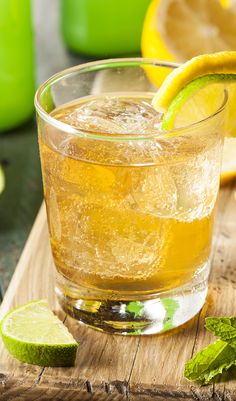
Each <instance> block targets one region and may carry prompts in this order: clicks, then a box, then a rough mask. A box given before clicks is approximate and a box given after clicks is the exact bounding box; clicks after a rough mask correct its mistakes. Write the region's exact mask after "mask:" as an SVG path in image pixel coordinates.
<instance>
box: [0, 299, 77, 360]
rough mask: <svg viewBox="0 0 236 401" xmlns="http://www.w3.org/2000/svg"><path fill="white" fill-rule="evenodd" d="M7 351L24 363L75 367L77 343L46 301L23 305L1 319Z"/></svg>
mask: <svg viewBox="0 0 236 401" xmlns="http://www.w3.org/2000/svg"><path fill="white" fill-rule="evenodd" d="M0 327H1V335H2V339H3V343H4V345H5V347H6V349H7V350H8V352H9V353H10V354H11V355H12V356H14V357H15V358H17V359H19V360H20V361H22V362H26V363H30V364H33V365H39V366H72V365H74V362H75V357H76V351H77V348H78V343H77V342H76V341H75V339H74V338H73V337H72V335H71V334H70V333H69V331H68V329H67V327H66V326H64V325H63V323H62V322H61V321H60V319H59V318H58V317H57V316H56V315H54V314H53V312H52V311H51V309H50V308H49V305H48V303H47V301H46V300H37V301H32V302H28V303H27V304H24V305H21V306H19V307H18V308H16V309H14V310H13V311H11V312H9V313H8V314H7V315H6V316H5V317H4V318H3V319H2V321H1V325H0Z"/></svg>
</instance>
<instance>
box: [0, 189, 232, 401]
mask: <svg viewBox="0 0 236 401" xmlns="http://www.w3.org/2000/svg"><path fill="white" fill-rule="evenodd" d="M235 190H236V184H232V185H231V186H228V187H227V188H225V189H224V190H222V191H221V195H220V202H219V213H218V219H217V224H216V230H215V240H214V257H213V263H212V264H213V267H212V273H211V278H210V287H209V294H208V297H207V301H206V304H205V305H204V308H203V309H202V311H201V313H200V314H199V315H198V316H196V317H195V318H194V319H192V320H191V321H190V322H188V323H187V324H185V325H184V326H182V327H181V328H179V329H176V330H174V331H172V332H171V333H168V334H165V335H155V336H148V337H122V336H115V335H106V334H103V333H100V332H97V331H94V330H92V329H89V328H86V327H85V326H83V325H80V324H79V323H78V322H76V321H74V320H73V319H71V318H69V317H66V320H65V323H66V325H67V326H68V327H69V329H70V331H71V332H72V333H73V335H74V336H75V337H76V338H77V339H78V341H79V342H80V347H79V349H78V354H77V359H76V364H75V367H74V368H40V367H37V366H31V365H27V364H22V363H20V362H19V361H17V360H15V359H14V358H12V357H11V356H10V355H8V353H7V352H6V351H5V349H4V348H3V346H2V344H0V353H1V360H0V386H1V391H0V400H7V401H8V400H19V401H21V400H31V401H32V400H45V401H46V400H58V401H59V400H72V401H73V400H78V399H79V400H81V401H82V400H99V401H103V400H117V401H125V400H126V401H128V400H129V401H148V400H152V399H153V400H156V401H160V400H163V399H165V400H167V401H168V400H170V401H171V400H175V399H176V400H179V401H190V400H199V401H203V400H218V401H223V400H224V401H232V400H236V390H235V389H236V370H235V371H233V370H232V371H231V375H230V377H231V378H230V380H229V378H228V377H227V375H226V378H225V380H226V381H225V382H222V383H217V384H214V385H210V386H206V387H199V386H198V385H194V384H192V383H189V382H188V381H187V380H185V379H184V378H183V376H182V373H183V368H184V364H185V362H186V360H188V359H189V358H190V357H191V356H192V355H193V353H195V352H197V351H198V350H200V349H201V348H202V347H203V346H206V345H207V344H209V342H210V341H212V340H213V336H212V335H211V333H209V332H207V331H206V330H205V329H204V327H203V325H204V317H205V316H209V315H214V316H217V315H233V314H234V315H235V310H236V271H235V265H236V252H235V243H236V232H235V229H234V225H235V224H234V215H235V209H236V197H235ZM53 287H54V284H53V262H52V257H51V253H50V247H49V240H48V233H47V224H46V216H45V208H44V206H42V208H41V210H40V212H39V214H38V217H37V220H36V222H35V225H34V227H33V229H32V232H31V234H30V237H29V239H28V241H27V244H26V247H25V249H24V252H23V254H22V257H21V259H20V261H19V264H18V266H17V268H16V271H15V274H14V277H13V279H12V282H11V285H10V287H9V289H8V291H7V293H6V296H5V299H4V301H3V303H2V306H1V308H0V317H2V316H3V315H4V314H5V313H6V312H7V311H8V310H9V309H12V308H13V307H15V306H17V305H19V304H22V303H23V302H27V301H29V300H32V299H36V298H44V297H46V298H47V299H48V300H49V303H50V305H51V306H52V308H53V309H54V310H55V311H56V313H58V314H59V315H60V317H61V318H62V319H63V318H64V317H65V315H63V314H62V312H60V311H59V309H58V305H57V302H56V299H55V295H54V288H53Z"/></svg>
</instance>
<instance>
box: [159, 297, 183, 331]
mask: <svg viewBox="0 0 236 401" xmlns="http://www.w3.org/2000/svg"><path fill="white" fill-rule="evenodd" d="M161 303H162V305H163V306H164V308H165V310H166V315H165V319H164V324H163V331H166V330H170V329H172V328H173V327H175V326H174V324H173V318H174V315H175V312H176V311H177V309H178V306H179V302H178V301H176V300H175V299H171V298H165V299H162V300H161Z"/></svg>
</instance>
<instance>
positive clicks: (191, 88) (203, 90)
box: [162, 73, 236, 135]
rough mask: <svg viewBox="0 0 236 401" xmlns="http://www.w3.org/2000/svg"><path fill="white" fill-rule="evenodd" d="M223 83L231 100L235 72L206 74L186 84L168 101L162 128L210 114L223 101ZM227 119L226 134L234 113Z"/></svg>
mask: <svg viewBox="0 0 236 401" xmlns="http://www.w3.org/2000/svg"><path fill="white" fill-rule="evenodd" d="M224 84H227V90H228V92H229V100H230V102H231V98H232V97H233V96H235V92H236V85H235V84H236V73H235V74H211V75H206V76H203V77H200V78H197V79H195V80H193V81H192V82H190V83H189V84H187V85H186V86H185V87H184V88H183V89H181V90H180V92H179V93H178V94H177V95H176V96H175V97H174V99H173V100H172V101H171V102H170V104H169V107H168V108H167V110H166V112H165V114H164V116H163V121H162V128H163V129H165V130H170V129H172V128H178V127H184V126H186V125H188V124H192V123H194V122H197V121H201V120H203V119H205V118H207V117H208V116H210V115H211V114H212V113H214V112H215V111H217V109H219V107H220V106H221V104H222V103H223V98H222V95H223V89H224ZM230 84H234V85H230ZM229 116H230V115H229ZM228 120H229V121H228V124H227V129H228V131H231V132H228V134H230V135H232V134H233V133H232V129H231V128H230V126H231V125H232V124H231V121H230V120H232V122H233V123H235V118H234V113H233V114H231V118H228Z"/></svg>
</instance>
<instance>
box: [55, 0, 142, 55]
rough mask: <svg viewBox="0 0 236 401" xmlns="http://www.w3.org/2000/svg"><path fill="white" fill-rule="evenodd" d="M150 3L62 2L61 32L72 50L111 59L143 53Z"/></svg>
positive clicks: (135, 0) (131, 0) (110, 0)
mask: <svg viewBox="0 0 236 401" xmlns="http://www.w3.org/2000/svg"><path fill="white" fill-rule="evenodd" d="M149 3H150V0H61V29H62V36H63V38H64V41H65V43H66V45H67V46H68V47H69V49H71V50H72V51H75V52H78V53H82V54H85V55H88V56H96V57H109V56H118V55H126V54H129V55H132V54H137V53H139V52H140V40H141V33H142V25H143V21H144V16H145V12H146V10H147V7H148V5H149Z"/></svg>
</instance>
